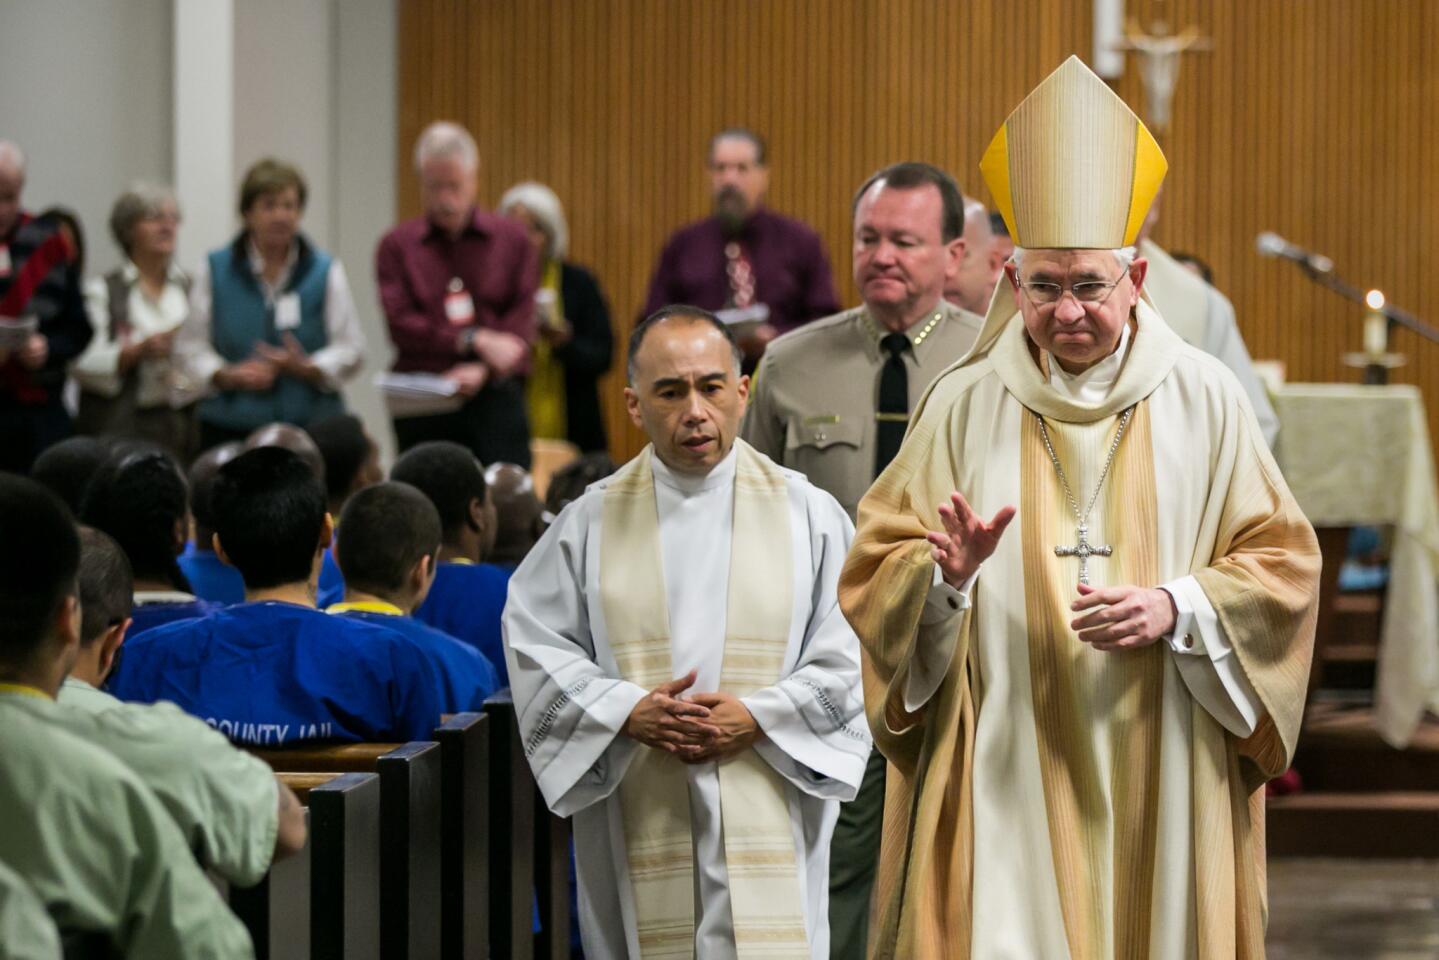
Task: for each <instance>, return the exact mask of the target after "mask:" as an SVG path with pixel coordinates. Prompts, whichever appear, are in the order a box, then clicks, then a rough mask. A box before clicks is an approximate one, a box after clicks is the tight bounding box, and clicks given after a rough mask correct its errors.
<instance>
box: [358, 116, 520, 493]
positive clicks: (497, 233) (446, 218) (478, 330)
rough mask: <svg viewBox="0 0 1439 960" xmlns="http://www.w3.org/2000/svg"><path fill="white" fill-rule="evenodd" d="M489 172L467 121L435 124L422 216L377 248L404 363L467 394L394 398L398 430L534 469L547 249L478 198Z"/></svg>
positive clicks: (407, 442)
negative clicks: (539, 293) (453, 398)
mask: <svg viewBox="0 0 1439 960" xmlns="http://www.w3.org/2000/svg"><path fill="white" fill-rule="evenodd" d="M479 169H480V155H479V149H478V148H477V147H476V146H475V140H474V138H473V137H471V136H470V134H469V131H467V130H465V128H464V127H461V126H459V125H458V124H455V123H448V122H439V123H432V124H430V125H429V126H428V127H426V128H425V130H424V132H422V133H421V134H420V138H419V141H418V142H417V143H416V144H415V172H416V173H417V174H419V178H420V200H421V202H422V203H423V204H424V208H425V213H424V216H421V217H416V218H414V219H413V220H406V221H404V222H403V223H400V224H397V225H396V226H395V227H394V228H393V229H391V230H390V231H389V232H388V233H386V234H385V236H384V237H383V238H381V240H380V245H379V248H378V249H377V250H376V251H375V280H376V282H377V283H378V285H379V288H380V305H381V307H383V308H384V311H385V320H386V321H387V322H388V323H389V327H390V339H391V340H392V341H394V344H395V365H394V368H395V370H396V371H397V372H399V373H415V374H421V373H423V374H435V375H438V376H441V377H443V378H445V379H447V380H450V381H452V382H453V383H454V384H455V385H456V388H457V393H458V399H459V402H458V403H456V404H454V405H452V408H450V409H443V408H442V409H439V410H425V411H423V412H416V413H414V414H412V415H404V414H402V413H401V412H400V411H399V410H398V409H396V408H395V407H394V406H393V405H392V407H391V413H392V414H393V415H394V416H395V438H396V440H397V441H398V442H399V446H400V450H401V451H404V450H408V449H410V448H411V447H413V446H416V445H418V444H421V443H425V442H427V441H431V440H449V441H452V442H454V443H458V444H461V445H463V446H465V447H468V448H469V449H470V451H471V452H472V453H474V455H475V456H476V457H479V458H480V460H481V461H483V462H484V463H494V462H495V461H497V460H504V461H507V462H510V463H518V464H520V465H521V466H525V467H528V466H529V465H530V426H529V418H528V417H527V416H526V410H525V378H527V377H528V376H529V375H530V372H531V355H530V350H531V347H532V345H533V344H534V341H535V337H536V331H535V291H536V290H538V289H539V255H538V253H537V252H536V250H535V248H534V245H533V244H531V243H530V241H529V238H528V237H526V236H525V231H524V228H523V227H521V226H520V225H519V224H517V223H515V222H514V221H512V220H510V219H509V218H508V217H501V216H498V215H496V214H493V213H489V212H487V211H485V210H481V209H480V208H479V207H478V206H476V204H475V197H476V195H477V193H478V191H479ZM386 392H387V393H389V392H390V391H389V389H388V388H387V390H386Z"/></svg>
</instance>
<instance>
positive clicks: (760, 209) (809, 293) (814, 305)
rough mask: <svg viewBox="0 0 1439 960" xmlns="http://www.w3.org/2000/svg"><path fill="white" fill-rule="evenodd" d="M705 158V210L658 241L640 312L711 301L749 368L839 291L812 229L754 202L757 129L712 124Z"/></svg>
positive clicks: (764, 186)
mask: <svg viewBox="0 0 1439 960" xmlns="http://www.w3.org/2000/svg"><path fill="white" fill-rule="evenodd" d="M706 167H707V168H708V170H709V177H710V195H711V199H712V202H713V206H714V212H713V213H712V214H711V215H710V216H708V217H706V218H705V219H703V220H700V221H697V222H695V223H692V224H689V225H688V226H686V227H683V228H681V229H680V230H679V231H677V232H676V233H675V234H674V236H672V237H670V239H669V242H668V243H666V244H665V248H664V250H663V251H662V252H661V253H660V261H659V264H658V266H656V267H655V272H654V276H653V277H652V278H651V279H650V289H649V295H648V296H647V297H646V298H645V308H644V312H643V314H642V316H648V315H650V314H651V313H654V312H655V311H656V310H658V309H659V308H660V307H662V306H664V305H665V304H668V303H688V304H692V305H694V306H696V307H703V308H704V309H706V310H716V311H719V316H720V319H722V320H725V321H727V322H730V323H731V324H733V325H734V326H735V328H736V329H735V333H736V335H737V336H738V337H739V340H740V346H741V348H742V349H743V350H744V353H745V367H746V369H749V368H752V367H753V365H754V364H755V362H757V361H758V360H759V357H760V354H762V353H764V349H765V347H766V345H768V344H769V342H770V341H771V340H773V339H774V338H775V337H777V336H779V335H780V334H782V333H786V332H788V331H790V330H793V329H795V328H796V327H799V326H801V325H803V324H806V323H809V322H810V321H811V320H814V319H816V318H818V317H825V316H828V315H830V314H831V313H834V312H836V311H837V310H839V297H837V296H836V295H835V292H834V278H833V277H832V276H831V275H830V268H829V258H828V256H826V254H825V250H824V243H823V242H822V241H821V240H820V238H819V234H817V233H815V231H814V230H813V229H812V228H810V227H809V226H808V225H807V224H804V223H801V222H800V221H798V220H794V219H792V218H790V217H783V216H780V215H779V214H777V213H775V212H774V211H772V210H770V209H768V208H767V207H765V206H764V195H765V192H766V191H767V190H768V189H769V164H768V158H767V151H766V149H765V142H764V139H763V138H762V137H761V136H760V135H759V134H757V133H755V132H754V131H753V130H746V129H743V128H741V127H734V128H731V129H728V130H721V131H720V132H719V133H717V134H715V135H714V137H712V138H711V139H710V149H709V157H708V158H707V160H706Z"/></svg>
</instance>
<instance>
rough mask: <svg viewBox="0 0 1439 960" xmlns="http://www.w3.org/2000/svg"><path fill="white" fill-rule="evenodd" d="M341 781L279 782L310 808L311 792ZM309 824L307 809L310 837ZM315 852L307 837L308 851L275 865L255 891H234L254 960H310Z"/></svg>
mask: <svg viewBox="0 0 1439 960" xmlns="http://www.w3.org/2000/svg"><path fill="white" fill-rule="evenodd" d="M337 776H339V775H338V774H334V773H318V774H308V773H282V774H279V778H280V781H281V782H282V783H284V784H285V786H287V787H289V788H290V789H291V790H293V791H294V792H295V796H296V797H298V798H299V800H300V803H301V804H303V805H305V806H306V807H308V806H309V801H310V792H311V791H312V790H313V789H315V788H316V787H319V786H322V785H323V784H326V783H329V782H331V781H333V780H334V779H335V778H336V777H337ZM309 820H310V817H309V812H308V810H307V811H306V823H307V826H308V828H309V829H308V830H307V833H312V832H313V826H309ZM311 848H312V838H311V837H309V836H307V838H306V840H305V847H304V849H303V850H301V851H300V852H299V853H297V854H295V855H294V856H292V857H289V858H288V859H285V860H281V861H280V862H279V863H276V864H274V865H273V866H271V868H270V871H269V872H268V873H266V874H265V877H264V879H262V880H261V881H260V882H259V883H257V884H256V885H255V886H253V887H235V886H231V887H230V909H232V910H234V911H235V916H237V917H239V918H240V922H241V923H243V924H244V925H245V927H246V929H248V930H249V931H250V939H251V940H253V941H254V943H255V960H309V957H310V884H311V870H310V856H311Z"/></svg>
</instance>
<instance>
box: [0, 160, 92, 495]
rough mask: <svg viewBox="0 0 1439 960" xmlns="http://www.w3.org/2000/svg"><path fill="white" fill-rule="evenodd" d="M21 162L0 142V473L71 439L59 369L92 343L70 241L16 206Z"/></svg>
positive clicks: (19, 468) (26, 464)
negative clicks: (61, 400) (62, 399)
mask: <svg viewBox="0 0 1439 960" xmlns="http://www.w3.org/2000/svg"><path fill="white" fill-rule="evenodd" d="M24 187H25V154H24V153H23V152H22V151H21V149H20V148H19V147H18V146H16V145H15V144H14V143H11V142H10V141H8V140H0V470H12V471H15V472H17V473H24V472H26V471H28V470H29V469H30V465H31V463H33V462H34V460H35V457H36V456H38V455H39V454H40V452H41V451H42V450H44V449H45V448H46V447H49V446H51V445H52V444H54V443H58V442H59V441H61V440H63V439H65V438H66V437H68V436H69V435H70V415H69V414H68V413H66V412H65V407H64V405H63V404H62V403H61V402H60V393H61V390H62V388H63V387H64V385H65V366H66V364H68V363H69V362H70V361H71V360H73V359H74V358H75V357H76V355H78V354H79V353H80V351H82V350H84V349H85V345H86V344H88V343H89V342H90V324H89V322H88V321H87V320H86V319H85V301H84V298H83V297H82V296H81V293H80V270H79V268H78V267H77V266H76V259H77V258H76V246H75V244H74V238H73V237H71V236H69V235H67V234H66V233H65V232H64V231H62V230H61V229H60V227H59V226H58V225H57V224H56V222H55V221H53V220H52V219H51V218H49V217H44V216H41V217H36V216H32V215H31V214H30V213H28V212H27V211H26V210H25V209H24V207H23V206H22V205H21V201H20V194H21V191H22V190H23V189H24Z"/></svg>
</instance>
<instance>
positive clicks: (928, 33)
mask: <svg viewBox="0 0 1439 960" xmlns="http://www.w3.org/2000/svg"><path fill="white" fill-rule="evenodd" d="M1127 6H1128V12H1129V13H1131V14H1132V15H1136V16H1138V17H1139V18H1140V19H1141V21H1142V22H1143V23H1144V24H1145V26H1146V27H1148V26H1149V25H1151V24H1152V22H1153V20H1154V19H1155V18H1156V17H1158V16H1161V15H1162V16H1163V17H1164V19H1166V20H1167V21H1169V22H1170V23H1171V24H1172V25H1174V26H1176V27H1182V26H1186V25H1188V24H1191V23H1192V24H1196V25H1197V26H1199V27H1200V29H1201V30H1202V32H1203V33H1204V34H1206V35H1207V36H1209V37H1212V38H1213V40H1214V49H1213V50H1212V51H1210V52H1207V53H1197V54H1188V55H1186V56H1185V58H1184V62H1183V65H1182V68H1181V71H1180V78H1179V88H1178V93H1177V95H1176V98H1175V103H1174V111H1173V119H1172V123H1171V128H1170V130H1169V131H1168V132H1167V133H1166V134H1165V135H1164V136H1163V137H1162V138H1161V142H1162V144H1163V146H1164V149H1165V152H1166V154H1167V155H1168V157H1169V159H1170V178H1169V181H1168V183H1167V186H1166V190H1165V194H1164V199H1163V215H1162V219H1161V221H1160V225H1159V227H1158V230H1157V233H1156V236H1157V239H1159V240H1160V242H1161V243H1163V244H1164V245H1165V246H1167V247H1170V248H1172V249H1184V250H1189V251H1192V252H1194V253H1196V254H1198V255H1200V256H1202V257H1204V258H1205V259H1206V260H1208V261H1209V262H1210V263H1211V264H1212V266H1213V267H1214V269H1215V273H1216V277H1217V282H1218V284H1219V286H1220V288H1221V289H1223V290H1224V291H1225V292H1226V293H1227V294H1228V295H1229V296H1230V298H1231V299H1232V300H1233V301H1234V304H1235V307H1236V310H1237V312H1238V317H1239V324H1240V328H1241V330H1242V331H1243V333H1244V336H1245V338H1246V341H1247V342H1248V344H1249V346H1250V349H1251V353H1253V355H1254V356H1255V357H1256V358H1277V359H1280V360H1283V361H1284V362H1285V364H1286V366H1287V368H1288V374H1289V378H1290V379H1291V380H1355V379H1357V372H1356V371H1354V370H1351V369H1349V368H1347V367H1344V366H1343V364H1342V363H1341V361H1340V356H1341V354H1342V353H1344V352H1346V351H1349V350H1354V349H1357V348H1358V345H1359V342H1360V324H1359V321H1360V317H1361V311H1360V309H1359V308H1357V307H1355V306H1352V305H1350V304H1347V303H1345V302H1344V301H1342V300H1340V299H1338V298H1337V297H1336V296H1334V295H1333V294H1330V293H1328V292H1326V291H1324V290H1321V289H1319V288H1317V287H1316V286H1314V285H1313V284H1312V283H1310V282H1309V281H1308V280H1306V279H1305V278H1304V277H1303V276H1302V275H1301V274H1300V272H1299V271H1298V270H1297V269H1295V268H1294V267H1292V266H1291V265H1289V264H1286V263H1283V262H1279V261H1275V260H1267V259H1263V258H1260V257H1259V256H1257V255H1256V253H1255V252H1254V236H1255V234H1257V233H1258V232H1259V231H1261V230H1266V229H1269V230H1275V231H1277V232H1279V233H1281V234H1283V235H1284V236H1286V237H1288V238H1289V239H1291V240H1293V241H1294V242H1296V243H1300V244H1303V245H1305V246H1309V247H1312V248H1314V249H1316V250H1319V251H1322V252H1324V253H1326V254H1328V255H1329V256H1331V257H1333V258H1334V260H1335V262H1336V264H1337V266H1338V268H1339V270H1340V271H1341V272H1342V273H1343V275H1344V276H1346V277H1347V278H1349V279H1351V280H1352V281H1354V282H1355V283H1357V284H1360V285H1369V286H1379V287H1381V288H1382V289H1384V290H1385V292H1386V294H1388V295H1389V297H1390V298H1391V300H1393V301H1394V302H1395V303H1398V304H1401V305H1403V306H1405V307H1407V308H1409V309H1410V310H1412V311H1414V312H1415V313H1416V314H1418V315H1419V316H1421V317H1427V318H1429V319H1431V320H1434V321H1436V322H1439V292H1436V291H1435V289H1434V288H1433V285H1432V284H1429V283H1427V282H1426V281H1427V280H1428V279H1429V277H1428V273H1429V272H1430V267H1429V262H1430V261H1431V260H1432V259H1433V252H1432V251H1434V250H1435V245H1436V243H1439V165H1436V164H1435V163H1434V162H1433V160H1432V158H1433V157H1434V156H1435V155H1436V153H1439V4H1436V3H1414V2H1408V0H1310V2H1306V3H1302V4H1298V3H1292V2H1286V0H1166V2H1164V3H1163V4H1160V3H1158V2H1156V0H1130V3H1129V4H1128V5H1127ZM1090 17H1091V8H1090V4H1088V3H1072V2H1066V0H965V2H954V0H892V2H883V3H881V2H879V0H732V2H718V0H548V2H546V0H541V2H535V3H511V2H502V0H472V2H465V0H406V2H405V3H404V4H402V5H401V6H400V33H399V36H400V40H399V42H400V71H399V84H400V92H399V99H400V110H399V128H400V129H399V131H398V133H399V143H398V147H397V149H398V151H399V156H398V160H399V166H398V169H399V170H401V171H402V176H401V177H400V183H399V190H398V191H397V198H398V199H397V204H398V209H397V211H396V212H397V214H398V215H399V216H413V215H415V214H416V213H417V212H418V211H419V198H418V190H417V185H416V183H415V178H414V176H413V174H412V169H413V168H412V163H411V151H412V148H413V143H414V138H415V136H416V135H417V134H418V133H419V131H420V129H421V128H422V127H423V126H424V124H425V123H427V122H429V121H431V120H434V119H438V118H441V117H447V118H452V119H456V120H459V121H460V122H462V123H465V124H466V125H467V126H468V127H469V128H470V129H471V130H472V131H473V132H474V134H475V136H476V139H477V140H478V141H479V143H480V150H481V155H482V163H483V168H482V174H481V191H482V198H483V201H484V202H486V203H490V204H492V203H494V202H496V201H497V200H498V199H499V196H500V194H501V192H502V191H503V190H504V189H506V188H507V187H508V186H510V185H511V184H513V183H515V182H517V181H519V180H523V179H535V180H539V181H541V182H544V183H547V184H549V185H550V186H551V187H553V188H554V189H555V190H556V192H558V193H559V195H560V197H561V198H562V199H563V201H564V202H565V208H566V213H567V215H568V217H569V220H570V227H571V256H572V257H573V258H574V259H575V260H577V261H578V262H580V263H583V264H586V265H588V266H589V267H591V268H592V269H593V270H594V271H595V272H596V274H597V276H598V277H599V278H600V281H601V284H602V285H603V287H604V290H605V293H606V295H607V296H608V298H609V301H610V305H611V309H612V312H613V316H614V320H615V325H616V334H617V338H618V342H619V343H620V344H621V346H620V348H619V352H622V350H623V342H624V338H625V337H626V336H627V334H628V331H629V329H630V328H631V326H632V325H633V322H634V319H635V315H636V313H637V312H638V311H639V309H640V307H641V305H642V303H643V301H644V296H645V290H646V285H647V282H648V279H649V275H650V272H651V270H652V269H653V267H654V263H655V260H656V257H657V256H658V252H659V249H660V246H661V245H662V244H663V242H664V240H665V238H666V237H667V236H668V235H669V234H670V232H671V231H673V230H674V229H675V228H676V227H677V226H679V225H681V224H683V223H685V222H687V221H690V220H693V219H695V218H697V217H700V216H703V215H704V214H705V212H706V210H707V208H708V188H707V183H706V177H705V173H704V168H703V159H704V151H705V146H706V143H707V140H708V137H709V135H710V134H711V133H713V132H714V131H715V130H717V129H719V128H720V127H722V126H727V125H731V124H746V125H751V126H754V127H755V128H756V129H758V130H760V131H761V132H762V133H763V134H764V135H765V136H766V138H767V139H768V141H769V143H770V147H771V171H772V189H771V194H770V201H771V203H772V205H773V206H774V207H775V208H776V209H778V210H780V211H783V212H785V213H788V214H791V215H794V216H798V217H800V218H801V219H803V220H805V221H807V222H809V223H810V224H812V225H813V226H814V227H815V228H816V229H817V230H818V231H819V232H820V234H821V236H822V237H823V238H824V242H825V245H826V247H827V249H828V251H829V255H830V258H831V261H832V264H833V267H834V274H835V279H836V283H837V285H838V288H839V294H840V298H841V300H842V301H843V302H845V303H854V302H855V299H856V298H855V290H854V285H853V283H852V281H851V279H850V269H849V232H850V231H849V201H850V197H851V195H852V193H853V191H854V189H855V187H856V186H857V185H858V184H859V183H860V181H861V180H862V179H863V178H864V177H865V176H867V175H868V174H869V173H870V172H872V171H873V170H874V169H876V168H877V167H879V166H881V165H883V164H885V163H889V162H893V161H895V160H900V159H923V160H928V161H930V162H933V163H935V164H937V165H940V166H942V167H944V168H945V169H947V170H949V171H950V172H951V173H953V174H954V175H955V177H956V178H957V179H958V180H959V182H960V185H961V187H962V188H964V189H965V190H966V191H967V192H970V193H973V194H975V195H976V196H978V197H979V198H980V199H981V200H984V201H986V202H988V201H989V200H990V198H989V196H988V194H987V192H986V191H985V190H984V187H983V185H982V183H981V182H980V178H979V174H978V169H977V164H978V161H979V157H980V154H981V153H982V152H983V150H984V147H985V146H986V145H987V144H988V142H989V138H990V136H991V135H992V134H993V132H994V130H995V129H996V127H997V126H998V125H999V123H1000V122H1001V121H1002V120H1003V119H1004V117H1005V115H1006V114H1007V113H1008V111H1009V110H1010V109H1012V108H1013V107H1014V106H1015V104H1017V103H1018V102H1019V100H1020V99H1021V98H1022V97H1023V96H1024V94H1025V93H1027V92H1028V91H1029V90H1030V89H1031V88H1032V87H1033V85H1034V84H1035V83H1036V82H1038V81H1039V80H1040V79H1041V78H1042V77H1043V76H1044V75H1045V73H1047V72H1048V71H1049V70H1051V69H1053V67H1054V66H1056V65H1057V64H1058V63H1059V62H1060V61H1061V60H1062V59H1063V57H1065V56H1066V55H1068V54H1070V53H1079V54H1080V55H1081V56H1083V57H1086V58H1087V57H1088V55H1089V52H1090V46H1091V22H1090ZM1115 89H1116V90H1117V91H1118V92H1119V93H1120V95H1121V96H1123V97H1125V99H1126V100H1127V101H1128V102H1129V103H1131V104H1132V105H1134V106H1136V107H1137V108H1141V112H1142V106H1143V92H1142V88H1141V85H1140V83H1139V78H1138V72H1137V65H1136V62H1135V61H1134V60H1133V58H1131V61H1130V64H1129V67H1128V70H1127V71H1126V74H1125V75H1124V76H1123V77H1121V78H1120V79H1119V80H1118V81H1117V82H1116V83H1115ZM1394 343H1395V347H1396V348H1397V349H1399V350H1401V351H1403V352H1405V353H1407V354H1408V356H1409V358H1410V363H1409V365H1408V366H1407V367H1405V368H1403V369H1401V370H1399V371H1398V372H1397V373H1396V376H1395V379H1396V381H1399V382H1407V383H1416V384H1418V385H1419V386H1420V387H1421V388H1422V389H1423V390H1424V392H1425V396H1426V399H1427V401H1428V405H1429V411H1430V418H1431V429H1432V428H1439V346H1435V345H1430V344H1428V343H1425V342H1423V341H1420V340H1419V339H1418V338H1416V337H1414V336H1412V335H1410V334H1407V333H1403V332H1400V333H1398V334H1397V335H1396V337H1395V341H1394ZM622 365H623V364H622V358H619V357H617V359H616V366H615V372H614V373H613V374H612V375H611V376H610V377H608V378H607V379H606V380H605V381H604V382H603V383H602V386H601V391H602V395H603V403H604V406H605V414H606V423H607V425H608V427H609V429H610V433H611V436H612V438H613V442H612V446H613V450H612V452H613V453H614V455H615V456H616V457H617V458H620V459H623V458H626V457H628V456H630V455H632V454H633V453H634V452H636V451H637V450H638V449H639V447H640V445H641V443H642V438H641V437H640V434H639V433H638V431H636V430H635V429H634V428H633V427H632V426H630V425H629V423H628V420H627V418H626V417H625V415H624V409H623V402H622V398H621V388H622V386H623V379H624V378H623V371H622V370H621V369H620V368H621V367H622Z"/></svg>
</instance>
